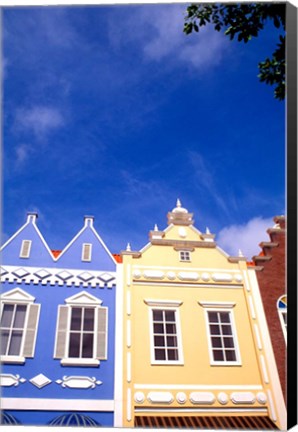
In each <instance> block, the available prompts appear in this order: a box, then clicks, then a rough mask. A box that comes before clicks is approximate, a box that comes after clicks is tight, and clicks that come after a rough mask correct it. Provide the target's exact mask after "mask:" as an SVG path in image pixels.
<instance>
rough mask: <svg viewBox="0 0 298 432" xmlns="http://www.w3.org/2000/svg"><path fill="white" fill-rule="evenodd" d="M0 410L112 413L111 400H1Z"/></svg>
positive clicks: (112, 403)
mask: <svg viewBox="0 0 298 432" xmlns="http://www.w3.org/2000/svg"><path fill="white" fill-rule="evenodd" d="M1 408H2V409H4V410H5V409H6V410H20V411H25V410H34V411H109V412H113V411H114V401H113V400H111V399H83V400H82V399H45V398H6V397H4V398H1Z"/></svg>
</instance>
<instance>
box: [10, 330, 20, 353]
mask: <svg viewBox="0 0 298 432" xmlns="http://www.w3.org/2000/svg"><path fill="white" fill-rule="evenodd" d="M22 335H23V332H22V331H19V330H14V331H13V332H12V334H11V339H10V347H9V350H8V355H20V349H21V342H22Z"/></svg>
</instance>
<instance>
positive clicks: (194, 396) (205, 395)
mask: <svg viewBox="0 0 298 432" xmlns="http://www.w3.org/2000/svg"><path fill="white" fill-rule="evenodd" d="M189 399H190V401H191V402H192V403H193V404H208V405H211V404H213V403H214V402H215V396H214V394H213V393H211V392H192V393H191V394H190V396H189Z"/></svg>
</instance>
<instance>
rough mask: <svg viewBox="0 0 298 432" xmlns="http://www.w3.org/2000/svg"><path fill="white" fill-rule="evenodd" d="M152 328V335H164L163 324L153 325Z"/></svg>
mask: <svg viewBox="0 0 298 432" xmlns="http://www.w3.org/2000/svg"><path fill="white" fill-rule="evenodd" d="M153 328H154V333H159V334H163V333H164V328H163V324H154V326H153Z"/></svg>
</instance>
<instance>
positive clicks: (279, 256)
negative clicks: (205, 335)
mask: <svg viewBox="0 0 298 432" xmlns="http://www.w3.org/2000/svg"><path fill="white" fill-rule="evenodd" d="M274 222H275V226H274V227H273V228H269V229H268V230H267V233H268V235H269V237H270V239H269V241H265V242H262V243H260V246H261V248H262V252H261V254H260V255H258V256H254V257H253V261H254V263H255V265H256V266H260V267H261V268H262V269H260V270H258V271H257V278H258V282H259V286H260V291H261V296H262V300H263V305H264V309H265V314H266V319H267V323H268V327H269V332H270V336H271V341H272V345H273V350H274V355H275V359H276V363H277V368H278V373H279V378H280V382H281V386H282V390H283V394H284V398H285V402H286V343H285V338H284V335H283V331H282V327H281V323H280V319H279V315H278V312H277V300H278V299H279V297H281V296H282V295H284V294H286V264H285V260H286V257H285V239H286V220H285V217H284V216H277V217H275V218H274Z"/></svg>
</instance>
